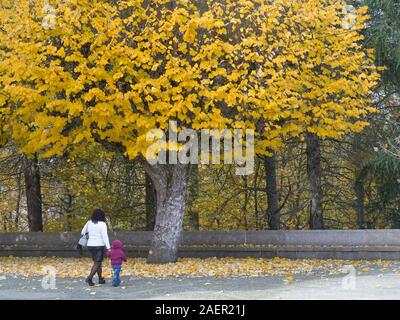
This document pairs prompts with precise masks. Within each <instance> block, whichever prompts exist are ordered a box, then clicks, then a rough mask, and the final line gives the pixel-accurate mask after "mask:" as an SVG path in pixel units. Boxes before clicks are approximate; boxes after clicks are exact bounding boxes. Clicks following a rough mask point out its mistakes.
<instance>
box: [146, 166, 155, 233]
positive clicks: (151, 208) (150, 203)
mask: <svg viewBox="0 0 400 320" xmlns="http://www.w3.org/2000/svg"><path fill="white" fill-rule="evenodd" d="M145 175H146V176H145V180H146V181H145V184H146V230H147V231H153V230H154V225H155V224H156V215H157V194H156V189H155V188H154V186H153V182H152V181H151V178H150V176H149V175H148V174H147V173H145Z"/></svg>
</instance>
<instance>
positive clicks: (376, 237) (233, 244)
mask: <svg viewBox="0 0 400 320" xmlns="http://www.w3.org/2000/svg"><path fill="white" fill-rule="evenodd" d="M109 235H110V240H111V241H112V240H113V239H120V240H122V242H123V243H124V247H125V250H126V252H127V254H128V256H130V257H145V256H147V252H148V249H149V246H150V244H151V236H152V233H151V232H117V233H110V234H109ZM78 237H79V234H78V233H74V232H63V233H56V232H53V233H0V256H9V255H12V256H65V257H73V256H78V254H77V252H76V250H75V244H76V242H77V239H78ZM85 255H87V252H86V253H85ZM179 255H180V256H181V257H201V258H205V257H256V258H258V257H265V258H271V257H276V256H279V257H286V258H299V259H301V258H311V259H313V258H315V259H328V258H331V259H400V230H301V231H298V230H277V231H272V230H271V231H226V232H224V231H217V232H184V233H183V234H182V239H181V246H180V250H179Z"/></svg>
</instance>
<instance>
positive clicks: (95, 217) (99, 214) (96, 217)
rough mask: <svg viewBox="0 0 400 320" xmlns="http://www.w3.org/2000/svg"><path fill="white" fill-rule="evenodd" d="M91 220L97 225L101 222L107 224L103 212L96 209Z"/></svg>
mask: <svg viewBox="0 0 400 320" xmlns="http://www.w3.org/2000/svg"><path fill="white" fill-rule="evenodd" d="M90 220H92V222H93V223H97V222H99V221H103V222H106V215H105V213H104V211H103V210H101V209H94V210H93V213H92V217H91V218H90Z"/></svg>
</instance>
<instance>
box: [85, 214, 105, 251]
mask: <svg viewBox="0 0 400 320" xmlns="http://www.w3.org/2000/svg"><path fill="white" fill-rule="evenodd" d="M87 232H89V240H88V242H87V246H88V247H101V246H106V248H107V249H110V240H109V239H108V234H107V225H106V223H105V222H103V221H99V222H97V223H93V222H92V220H89V221H88V222H86V224H85V226H84V227H83V229H82V232H81V234H82V235H84V234H85V233H87Z"/></svg>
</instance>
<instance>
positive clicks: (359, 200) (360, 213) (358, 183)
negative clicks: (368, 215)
mask: <svg viewBox="0 0 400 320" xmlns="http://www.w3.org/2000/svg"><path fill="white" fill-rule="evenodd" d="M354 192H355V195H356V203H355V207H356V212H357V225H358V228H360V229H365V214H364V213H365V210H364V182H363V180H362V179H361V178H360V177H357V176H356V179H355V182H354Z"/></svg>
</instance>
